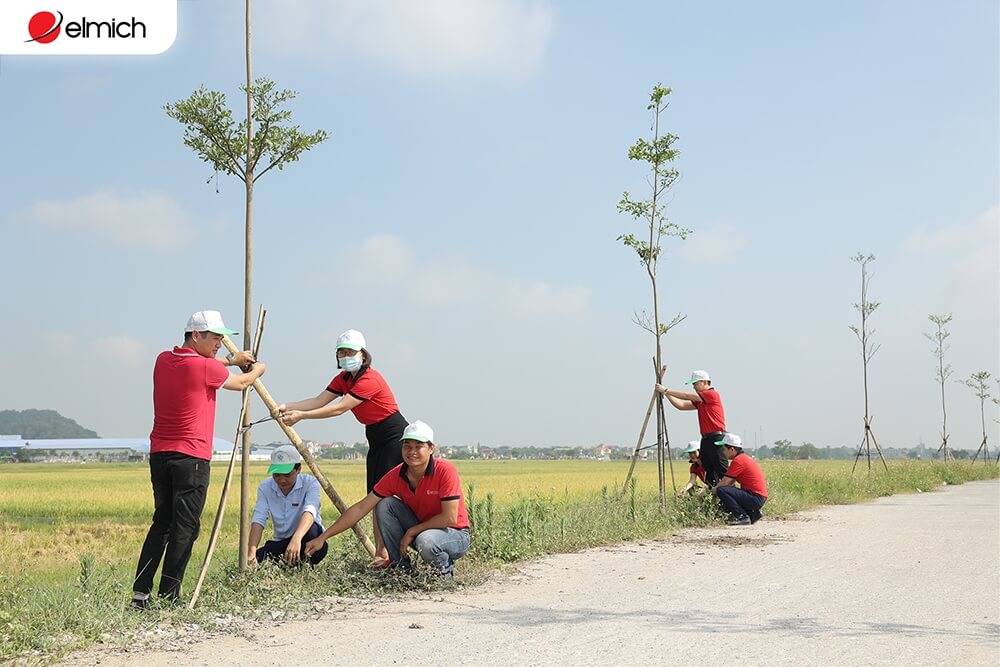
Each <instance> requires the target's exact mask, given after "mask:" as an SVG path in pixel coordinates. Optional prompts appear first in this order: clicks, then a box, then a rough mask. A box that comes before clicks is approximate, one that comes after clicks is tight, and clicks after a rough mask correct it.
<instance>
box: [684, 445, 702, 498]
mask: <svg viewBox="0 0 1000 667" xmlns="http://www.w3.org/2000/svg"><path fill="white" fill-rule="evenodd" d="M700 451H701V443H700V442H699V441H698V440H692V441H691V442H689V443H688V446H687V448H686V449H685V450H684V453H685V454H687V455H688V463H690V464H691V467H690V468H689V470H690V473H691V476H690V477H688V483H687V484H686V485H685V486H684V488H683V489H681V490H680V491H678V492H677V497H678V498H681V497H683V496H685V495H687V492H688V491H692V490H693V491H694V492H695V493H697V494H698V495H699V496H700V495H701V494H703V493H705V488H706V487H704V486H698V480H699V479H700V480H701V481H702V483H705V468H703V467H702V465H701V456H700Z"/></svg>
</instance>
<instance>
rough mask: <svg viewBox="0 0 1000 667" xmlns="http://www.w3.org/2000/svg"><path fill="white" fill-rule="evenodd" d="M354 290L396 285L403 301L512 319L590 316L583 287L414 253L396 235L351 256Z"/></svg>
mask: <svg viewBox="0 0 1000 667" xmlns="http://www.w3.org/2000/svg"><path fill="white" fill-rule="evenodd" d="M351 257H352V264H353V266H352V267H351V270H350V271H349V274H350V275H351V276H353V278H352V280H353V282H354V284H355V286H357V287H359V288H363V287H366V286H371V285H373V284H375V283H377V284H389V283H391V284H393V285H398V286H399V287H400V289H401V290H402V291H403V293H404V295H405V297H406V298H407V299H410V300H413V301H416V302H418V303H422V304H426V305H433V306H459V305H467V304H473V303H475V304H478V305H480V306H483V307H486V308H491V309H499V310H501V311H503V312H505V313H507V314H508V315H509V316H511V317H513V318H517V319H553V318H555V319H576V318H580V317H584V316H586V315H587V314H589V312H590V290H589V289H587V288H586V287H578V286H560V285H553V284H551V283H548V282H544V281H533V280H529V279H525V278H523V277H521V276H511V275H501V274H499V273H497V272H496V271H493V270H492V269H490V268H488V267H483V266H478V265H476V264H474V263H472V262H470V260H469V259H468V258H464V257H454V256H448V255H441V256H435V255H420V256H419V257H418V256H417V253H414V252H413V250H411V249H410V247H409V246H408V245H407V244H406V242H405V241H403V240H402V239H400V238H399V237H397V236H392V235H389V234H379V235H376V236H372V237H370V238H368V239H366V240H365V241H364V242H363V243H362V244H361V246H360V247H359V249H358V250H357V252H354V253H351Z"/></svg>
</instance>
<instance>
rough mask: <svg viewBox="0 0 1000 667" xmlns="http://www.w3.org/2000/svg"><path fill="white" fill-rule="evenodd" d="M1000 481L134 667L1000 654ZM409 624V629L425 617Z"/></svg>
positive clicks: (907, 661)
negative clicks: (154, 666)
mask: <svg viewBox="0 0 1000 667" xmlns="http://www.w3.org/2000/svg"><path fill="white" fill-rule="evenodd" d="M998 559H1000V482H998V481H996V480H994V481H989V482H974V483H969V484H964V485H961V486H953V487H942V488H941V489H940V490H938V491H935V492H931V493H921V494H913V495H900V496H892V497H889V498H882V499H879V500H877V501H875V502H872V503H867V504H863V505H849V506H839V507H826V508H822V509H819V510H815V511H810V512H806V513H803V514H800V515H796V516H795V517H792V518H791V519H789V520H786V521H776V520H768V519H765V520H764V521H761V522H760V523H758V524H757V525H756V526H752V527H739V528H735V527H734V528H712V529H698V530H689V531H683V532H681V533H679V534H678V535H675V536H672V537H669V538H666V539H664V540H659V541H653V542H646V543H642V544H631V545H624V546H618V547H613V548H603V549H593V550H590V551H586V552H583V553H578V554H568V555H559V556H552V557H548V558H545V559H543V560H540V561H536V562H532V563H529V564H526V565H524V566H523V567H521V569H520V573H519V574H517V575H516V576H514V577H513V578H511V579H507V580H504V581H496V582H493V583H490V584H487V585H485V586H482V587H479V588H476V589H473V590H465V591H456V592H453V593H446V594H443V595H437V596H434V597H425V598H420V599H416V600H411V601H405V602H404V601H399V600H388V601H375V602H371V601H368V602H354V601H345V603H344V604H343V605H342V607H341V608H340V609H338V610H335V611H331V612H329V613H327V614H324V615H323V616H322V617H321V618H318V619H314V620H306V621H297V622H286V623H283V624H276V625H273V626H264V627H258V628H256V629H254V630H253V631H252V633H251V636H250V637H249V638H243V637H221V638H220V637H214V638H209V639H206V640H204V641H201V642H198V643H195V644H193V645H190V646H188V647H186V648H185V649H183V650H181V651H179V652H178V651H144V652H142V653H141V654H139V653H137V652H128V653H122V652H117V653H115V652H109V651H107V650H104V651H100V650H97V651H90V652H87V653H83V654H78V655H76V656H72V658H71V660H70V661H69V664H75V665H96V664H100V665H102V667H106V666H114V665H123V666H124V665H131V664H135V663H136V662H137V661H140V664H143V665H164V666H167V665H170V666H173V665H178V664H184V665H220V664H227V665H261V666H264V665H267V666H271V665H275V664H299V665H314V664H315V665H319V664H323V665H459V664H475V665H487V664H488V665H519V666H520V665H536V664H560V665H563V664H565V665H607V664H647V665H675V664H681V663H686V662H692V663H695V662H698V663H702V664H714V663H716V662H720V661H721V662H724V663H735V664H740V665H935V666H937V665H963V666H969V665H990V666H991V667H996V666H997V665H1000V567H998ZM411 626H412V627H411ZM293 656H294V657H293Z"/></svg>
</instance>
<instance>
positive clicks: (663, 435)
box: [621, 361, 677, 507]
mask: <svg viewBox="0 0 1000 667" xmlns="http://www.w3.org/2000/svg"><path fill="white" fill-rule="evenodd" d="M654 364H655V361H654ZM654 370H655V366H654ZM666 371H667V367H666V366H663V367H661V368H660V369H659V372H657V374H656V375H657V377H656V381H657V382H662V381H663V374H664V373H666ZM654 407H655V408H656V445H655V447H656V472H657V476H658V482H659V488H660V506H661V507H666V504H667V495H666V479H665V477H664V466H666V465H668V462H670V463H669V465H670V483H671V485H672V486H673V489H674V494H676V493H677V481H676V479H675V478H674V467H673V463H672V462H673V458H674V457H673V453H672V451H671V449H670V438H669V436H668V435H667V416H666V414H665V413H664V410H663V395H662V394H660V392H658V391H656V389H655V388H654V389H653V395H652V396H650V398H649V407H648V408H646V416H645V417H644V418H643V420H642V428H640V429H639V438H638V440H637V441H636V443H635V450H634V451H633V452H632V461H631V463H630V464H629V467H628V474H627V475H625V483H624V484H622V493H621V495H623V496H624V495H625V493H626V491H627V490H628V485H629V482H630V481H632V473H633V472H634V471H635V462H636V461H637V460H638V459H639V452H641V451H642V450H643V449H646V448H645V447H643V446H642V440H643V438H644V437H646V428H647V427H648V426H649V418H650V416H651V415H652V414H653V408H654ZM651 446H653V445H651ZM664 446H666V453H667V459H666V461H665V460H664Z"/></svg>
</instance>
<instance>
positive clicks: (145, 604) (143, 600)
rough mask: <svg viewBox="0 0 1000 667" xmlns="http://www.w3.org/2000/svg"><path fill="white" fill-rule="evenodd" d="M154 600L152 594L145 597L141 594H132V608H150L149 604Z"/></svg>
mask: <svg viewBox="0 0 1000 667" xmlns="http://www.w3.org/2000/svg"><path fill="white" fill-rule="evenodd" d="M152 601H153V598H152V597H151V596H150V595H148V594H147V595H146V596H145V597H142V596H140V595H139V594H136V595H133V596H132V608H133V609H149V605H150V603H151V602H152Z"/></svg>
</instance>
